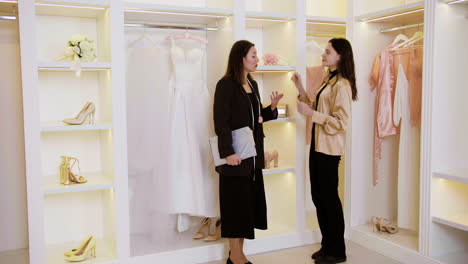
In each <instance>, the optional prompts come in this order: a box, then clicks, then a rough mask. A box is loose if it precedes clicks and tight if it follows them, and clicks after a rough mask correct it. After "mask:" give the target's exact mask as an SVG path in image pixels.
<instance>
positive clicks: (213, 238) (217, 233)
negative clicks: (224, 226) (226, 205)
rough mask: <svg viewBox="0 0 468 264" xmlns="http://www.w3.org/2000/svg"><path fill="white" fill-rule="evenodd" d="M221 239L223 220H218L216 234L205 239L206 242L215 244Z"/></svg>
mask: <svg viewBox="0 0 468 264" xmlns="http://www.w3.org/2000/svg"><path fill="white" fill-rule="evenodd" d="M220 238H221V219H218V220H217V221H216V224H215V232H214V233H213V234H210V235H209V236H207V237H205V239H204V240H205V241H206V242H213V241H216V240H219V239H220Z"/></svg>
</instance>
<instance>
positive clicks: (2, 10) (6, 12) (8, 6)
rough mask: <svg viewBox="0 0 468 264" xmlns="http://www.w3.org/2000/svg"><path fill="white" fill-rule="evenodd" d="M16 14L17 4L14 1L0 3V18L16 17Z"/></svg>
mask: <svg viewBox="0 0 468 264" xmlns="http://www.w3.org/2000/svg"><path fill="white" fill-rule="evenodd" d="M17 13H18V3H17V2H16V1H12V2H0V16H16V14H17ZM10 19H13V18H10Z"/></svg>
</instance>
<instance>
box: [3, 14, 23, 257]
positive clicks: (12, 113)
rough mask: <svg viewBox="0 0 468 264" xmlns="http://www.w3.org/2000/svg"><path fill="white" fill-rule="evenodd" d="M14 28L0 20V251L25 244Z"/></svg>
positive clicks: (20, 109)
mask: <svg viewBox="0 0 468 264" xmlns="http://www.w3.org/2000/svg"><path fill="white" fill-rule="evenodd" d="M17 28H18V26H17V24H16V22H15V21H2V20H0V58H1V59H0V212H1V213H0V251H6V250H14V249H19V248H26V247H27V246H28V231H27V207H26V177H25V164H24V137H23V106H22V94H21V76H20V57H19V40H18V29H17Z"/></svg>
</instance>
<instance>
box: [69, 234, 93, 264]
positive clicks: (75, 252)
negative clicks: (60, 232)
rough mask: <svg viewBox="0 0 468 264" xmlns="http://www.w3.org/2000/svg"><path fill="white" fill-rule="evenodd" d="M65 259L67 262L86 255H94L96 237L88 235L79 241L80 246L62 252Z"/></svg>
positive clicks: (83, 258)
mask: <svg viewBox="0 0 468 264" xmlns="http://www.w3.org/2000/svg"><path fill="white" fill-rule="evenodd" d="M64 255H65V260H66V261H69V262H80V261H84V260H86V258H87V257H88V256H91V257H94V258H95V257H96V239H95V238H94V237H93V236H91V235H89V236H87V237H86V238H85V240H83V242H81V244H80V246H79V247H78V248H76V249H72V250H70V251H67V252H65V253H64Z"/></svg>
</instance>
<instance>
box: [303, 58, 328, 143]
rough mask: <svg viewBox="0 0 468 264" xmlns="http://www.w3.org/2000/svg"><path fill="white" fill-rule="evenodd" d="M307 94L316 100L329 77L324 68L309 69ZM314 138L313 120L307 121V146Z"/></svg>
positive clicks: (308, 119)
mask: <svg viewBox="0 0 468 264" xmlns="http://www.w3.org/2000/svg"><path fill="white" fill-rule="evenodd" d="M306 74H307V76H306V94H307V95H308V96H309V98H311V99H312V98H313V99H314V100H315V95H316V93H317V91H318V89H319V88H320V87H321V86H322V83H323V80H324V79H325V77H326V76H327V71H326V70H325V67H323V66H314V67H307V69H306ZM311 137H312V120H311V118H310V117H307V120H306V144H308V145H310V142H311Z"/></svg>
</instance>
